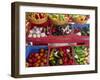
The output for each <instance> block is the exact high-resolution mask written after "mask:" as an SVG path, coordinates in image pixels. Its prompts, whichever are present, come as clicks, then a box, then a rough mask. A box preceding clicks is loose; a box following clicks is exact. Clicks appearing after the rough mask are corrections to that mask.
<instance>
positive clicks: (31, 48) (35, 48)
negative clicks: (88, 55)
mask: <svg viewBox="0 0 100 80" xmlns="http://www.w3.org/2000/svg"><path fill="white" fill-rule="evenodd" d="M40 49H45V50H48V46H40V45H39V46H31V45H29V46H27V47H26V59H27V58H28V55H30V54H31V53H38V52H39V51H40Z"/></svg>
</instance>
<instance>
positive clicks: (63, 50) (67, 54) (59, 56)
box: [49, 46, 75, 66]
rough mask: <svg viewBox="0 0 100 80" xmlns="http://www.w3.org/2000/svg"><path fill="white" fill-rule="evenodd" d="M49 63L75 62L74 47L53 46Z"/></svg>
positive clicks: (70, 63) (65, 63)
mask: <svg viewBox="0 0 100 80" xmlns="http://www.w3.org/2000/svg"><path fill="white" fill-rule="evenodd" d="M49 64H50V66H53V65H72V64H75V63H74V58H73V54H72V48H71V47H70V46H68V47H60V48H52V49H51V51H50V56H49Z"/></svg>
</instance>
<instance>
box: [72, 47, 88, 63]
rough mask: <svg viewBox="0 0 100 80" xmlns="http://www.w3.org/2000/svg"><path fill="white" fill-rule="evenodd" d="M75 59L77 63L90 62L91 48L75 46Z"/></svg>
mask: <svg viewBox="0 0 100 80" xmlns="http://www.w3.org/2000/svg"><path fill="white" fill-rule="evenodd" d="M74 51H75V60H76V63H77V64H81V65H82V64H89V48H88V47H86V46H75V47H74Z"/></svg>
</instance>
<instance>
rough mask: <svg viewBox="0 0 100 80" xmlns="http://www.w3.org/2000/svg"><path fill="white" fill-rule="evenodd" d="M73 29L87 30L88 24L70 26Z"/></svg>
mask: <svg viewBox="0 0 100 80" xmlns="http://www.w3.org/2000/svg"><path fill="white" fill-rule="evenodd" d="M71 26H72V28H73V29H82V28H89V27H90V25H89V24H72V25H71Z"/></svg>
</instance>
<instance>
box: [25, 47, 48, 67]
mask: <svg viewBox="0 0 100 80" xmlns="http://www.w3.org/2000/svg"><path fill="white" fill-rule="evenodd" d="M47 55H48V51H47V50H45V49H40V51H39V52H38V53H30V54H29V56H28V58H27V63H26V66H27V67H39V66H46V65H47Z"/></svg>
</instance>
